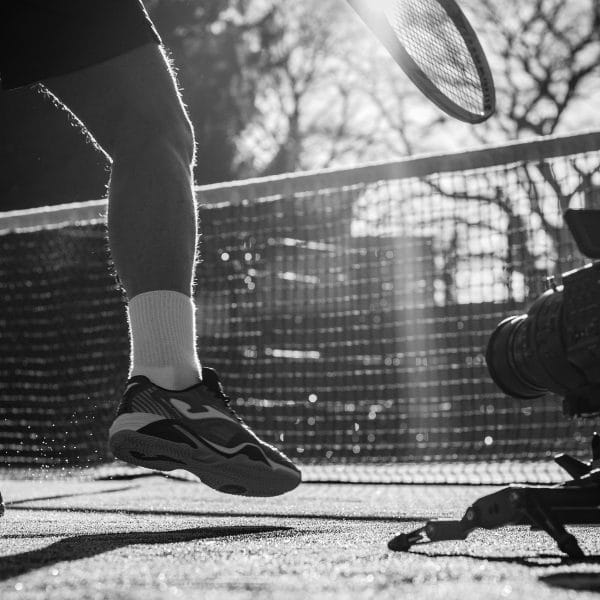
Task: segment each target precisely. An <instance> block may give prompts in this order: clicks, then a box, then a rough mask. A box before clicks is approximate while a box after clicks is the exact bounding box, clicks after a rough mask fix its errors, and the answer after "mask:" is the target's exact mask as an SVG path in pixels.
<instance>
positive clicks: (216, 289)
mask: <svg viewBox="0 0 600 600" xmlns="http://www.w3.org/2000/svg"><path fill="white" fill-rule="evenodd" d="M599 149H600V132H591V133H584V134H578V135H571V136H564V137H554V138H543V139H537V140H534V141H529V142H522V143H514V144H509V145H504V146H497V147H485V148H482V149H479V150H475V151H470V152H463V153H459V154H446V155H436V156H424V157H417V158H409V159H405V160H401V161H396V162H390V163H378V164H371V165H364V166H359V167H356V168H352V169H342V170H326V171H321V172H312V173H301V174H291V175H282V176H277V177H271V178H268V179H254V180H248V181H241V182H233V183H226V184H221V185H213V186H207V187H199V188H197V197H198V201H199V219H200V223H201V231H202V236H201V243H200V248H201V261H200V262H199V264H198V266H197V272H196V281H197V284H196V292H195V296H196V300H197V306H198V332H199V337H198V348H199V352H200V355H201V357H202V359H203V362H204V363H205V364H207V365H210V366H214V367H215V368H216V369H217V370H218V371H219V372H220V373H221V374H222V377H223V380H224V384H225V386H226V390H227V391H228V393H229V395H231V397H232V399H233V403H234V406H235V407H236V408H237V409H238V410H239V412H240V413H242V414H243V415H244V417H245V418H246V420H247V421H248V422H249V423H250V424H251V425H252V427H254V428H255V429H256V430H257V432H258V433H259V434H260V435H261V436H264V437H265V438H266V439H268V440H271V441H273V442H274V443H276V444H277V445H278V446H279V447H280V448H282V449H283V450H284V451H285V452H286V453H287V454H288V455H290V456H291V457H292V458H293V459H295V460H297V461H299V462H300V463H302V464H305V465H316V466H317V467H318V468H314V469H313V470H312V471H310V472H311V473H313V475H314V477H316V478H317V479H345V478H348V477H350V476H349V473H351V472H352V473H354V474H356V473H363V475H361V476H360V477H362V478H373V473H377V472H379V473H381V474H382V475H381V479H382V480H390V479H392V480H406V479H409V480H414V478H415V475H414V473H415V472H420V473H422V472H424V471H423V469H424V468H425V466H424V465H427V464H435V465H438V466H440V465H442V467H443V465H447V466H448V465H450V464H452V465H455V466H454V467H452V468H451V469H450V468H441V470H440V469H438V470H437V471H436V470H435V468H434V469H433V470H430V472H432V473H433V472H436V473H438V475H435V476H434V477H433V478H434V479H436V480H437V479H439V478H440V477H441V478H442V479H444V480H457V481H458V480H462V478H463V476H464V473H465V472H467V471H468V470H469V469H470V468H471V467H470V466H469V465H473V464H484V465H486V467H485V468H486V469H488V470H493V469H494V465H496V466H497V465H499V464H501V463H502V464H504V461H519V462H523V461H526V462H527V463H529V464H532V465H534V468H533V471H534V472H536V470H537V471H539V469H538V468H537V466H535V465H542V462H540V461H545V460H548V457H549V456H550V455H551V454H553V453H555V452H556V451H562V450H568V451H571V452H573V453H575V454H580V453H581V452H587V445H586V444H584V443H583V442H584V441H586V440H587V437H588V436H589V434H590V433H591V431H592V430H593V427H594V423H593V421H570V420H567V419H566V418H564V417H563V416H562V414H561V403H560V399H558V398H556V397H554V396H552V395H548V396H547V397H545V398H542V399H538V400H534V401H522V400H516V399H512V398H508V397H507V396H505V395H504V394H502V393H501V392H500V391H499V390H498V389H497V388H496V386H495V385H494V384H493V383H492V381H491V380H490V377H489V375H488V373H487V369H486V366H485V361H484V350H485V346H486V343H487V340H488V337H489V335H490V333H491V331H492V330H493V329H494V327H495V326H496V324H497V323H498V322H499V321H500V320H501V319H502V318H504V317H505V316H507V315H509V314H518V313H521V312H523V311H525V309H526V307H527V305H528V304H529V303H530V302H531V301H532V300H533V299H534V298H535V297H537V296H538V295H539V294H540V293H541V292H542V291H543V290H544V289H545V287H544V286H545V279H546V277H547V276H549V275H554V274H557V273H561V272H564V271H566V270H569V269H572V268H575V267H577V266H580V265H582V264H584V262H585V261H584V259H583V257H582V256H581V255H580V254H579V253H578V251H577V248H576V247H575V245H574V243H573V242H572V240H571V238H570V236H569V234H568V232H567V230H566V229H565V227H564V225H563V220H562V212H563V211H564V210H565V209H566V208H567V207H571V208H578V207H580V208H583V207H588V208H589V207H594V206H597V205H598V198H599V191H600V151H599ZM105 209H106V203H105V201H94V202H87V203H83V204H80V205H76V206H73V205H65V206H61V207H53V208H48V209H44V210H34V211H14V212H11V213H4V215H3V216H2V217H0V232H1V235H0V247H1V248H0V282H2V284H1V285H2V294H1V298H0V302H1V308H0V386H1V395H0V411H1V413H0V414H1V417H2V420H1V421H0V450H1V452H2V455H3V457H4V462H5V464H7V465H11V466H13V467H15V466H32V465H53V466H59V465H60V466H64V465H66V464H70V465H92V464H97V463H101V462H106V461H110V460H111V457H110V456H109V455H108V451H107V447H106V430H107V426H108V424H109V423H110V419H111V417H112V412H113V410H114V407H115V405H116V403H117V402H118V398H119V395H120V393H121V390H122V389H123V386H124V382H125V379H126V376H127V362H128V358H127V355H128V349H129V344H128V339H127V327H126V319H125V304H124V297H123V295H122V294H121V292H120V291H119V287H118V284H117V282H116V281H115V278H114V276H113V274H112V268H111V265H110V260H109V255H108V251H107V245H106V232H105V224H104V218H103V214H104V213H105V212H106V210H105ZM409 463H410V464H412V465H413V466H412V467H409ZM324 465H331V468H330V469H328V470H323V468H322V467H323V466H324ZM394 465H396V466H398V465H399V466H400V467H402V468H400V469H395V468H394V467H393V466H394ZM456 465H458V466H456ZM375 466H380V467H381V468H380V469H379V470H377V469H375V468H373V467H375ZM540 468H541V467H540ZM390 469H391V470H390ZM484 470H485V469H484ZM403 472H404V473H409V474H411V473H412V475H406V476H403V475H402V473H403ZM503 472H504V471H503ZM540 472H541V471H540ZM390 473H395V475H394V474H390ZM439 473H445V474H444V475H439ZM452 473H454V475H452ZM507 473H509V472H507ZM461 474H462V475H461ZM352 477H356V475H352ZM375 478H376V479H377V476H375ZM508 478H510V474H506V475H502V476H501V477H500V479H508ZM542 479H543V477H542Z"/></svg>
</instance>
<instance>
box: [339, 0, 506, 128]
mask: <svg viewBox="0 0 600 600" xmlns="http://www.w3.org/2000/svg"><path fill="white" fill-rule="evenodd" d="M348 3H349V4H350V5H351V6H352V8H354V10H355V11H356V12H357V13H358V15H359V16H360V18H361V19H362V20H363V21H364V22H365V23H366V25H367V26H368V27H369V28H370V29H371V31H372V32H373V33H374V34H375V35H376V37H377V38H378V39H379V41H380V42H381V43H382V44H383V45H384V46H385V47H386V48H387V50H388V52H389V53H390V54H391V55H392V58H393V59H394V60H395V61H396V63H398V65H400V67H401V68H402V69H403V70H404V72H405V73H406V74H407V75H408V77H409V78H410V79H411V80H412V82H413V83H414V84H415V85H416V86H417V87H418V88H419V89H420V90H421V91H422V92H423V93H424V94H425V96H427V98H429V99H430V100H431V101H432V102H434V103H435V104H437V106H438V107H439V108H441V109H442V110H443V111H445V112H446V113H448V114H449V115H450V116H452V117H454V118H456V119H460V120H461V121H466V122H467V123H481V122H482V121H485V120H486V119H488V118H489V117H490V116H491V115H492V114H493V113H494V110H495V106H496V94H495V91H494V81H493V78H492V74H491V71H490V67H489V65H488V61H487V59H486V57H485V54H484V52H483V49H482V48H481V44H480V43H479V40H478V39H477V35H476V34H475V31H473V28H472V27H471V25H470V23H469V21H468V20H467V18H466V17H465V15H464V13H463V12H462V10H461V9H460V7H459V6H458V5H457V4H456V2H455V0H348Z"/></svg>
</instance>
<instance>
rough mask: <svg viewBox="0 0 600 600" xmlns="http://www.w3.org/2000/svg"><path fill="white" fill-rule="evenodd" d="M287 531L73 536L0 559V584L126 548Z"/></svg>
mask: <svg viewBox="0 0 600 600" xmlns="http://www.w3.org/2000/svg"><path fill="white" fill-rule="evenodd" d="M289 531H291V528H289V527H272V526H260V525H259V526H251V525H247V526H243V525H242V526H235V527H197V528H191V529H178V530H173V531H156V532H141V531H136V532H131V533H102V534H91V535H76V536H73V537H70V538H66V539H63V540H60V541H58V542H55V543H53V544H50V545H49V546H46V547H45V548H41V549H39V550H31V551H28V552H20V553H18V554H12V555H9V556H2V557H0V581H5V580H7V579H10V578H11V577H17V576H20V575H24V574H26V573H29V572H31V571H35V570H36V569H41V568H44V567H49V566H52V565H54V564H56V563H59V562H63V561H74V560H79V559H81V558H90V557H93V556H98V555H100V554H104V553H105V552H110V551H111V550H116V549H118V548H125V547H127V546H137V545H154V544H174V543H177V542H190V541H194V540H206V539H215V538H230V537H236V536H247V535H253V534H265V533H276V532H289Z"/></svg>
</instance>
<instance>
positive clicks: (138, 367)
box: [42, 44, 300, 495]
mask: <svg viewBox="0 0 600 600" xmlns="http://www.w3.org/2000/svg"><path fill="white" fill-rule="evenodd" d="M42 83H43V85H44V87H45V88H46V89H47V90H48V91H49V92H50V93H51V94H52V95H53V96H54V97H55V98H56V99H57V100H58V101H59V102H60V103H61V104H63V105H64V106H66V107H68V109H69V110H70V111H71V112H72V113H73V115H74V117H75V118H76V119H78V120H79V121H80V122H81V124H82V126H83V127H84V129H85V131H87V133H88V134H89V135H90V136H91V138H92V139H93V140H94V142H95V143H96V144H97V145H98V147H99V148H100V149H102V151H103V152H105V154H106V155H107V156H108V157H109V159H110V160H111V162H112V166H111V177H110V183H109V212H108V227H109V243H110V248H111V253H112V256H113V259H114V262H115V268H116V271H117V274H118V276H119V279H120V281H121V283H122V285H123V287H124V289H125V291H126V293H127V296H128V298H129V305H128V314H129V323H130V329H131V339H132V364H131V373H130V375H131V378H130V381H129V385H128V387H127V390H126V392H125V396H124V399H123V401H122V403H121V406H120V408H119V411H118V415H117V418H116V420H115V422H114V423H113V426H112V427H111V430H110V443H111V447H112V449H113V452H114V453H115V454H116V455H117V456H118V457H120V458H122V459H124V460H126V461H128V462H132V463H134V464H139V465H142V466H145V467H149V468H157V469H162V470H170V469H175V468H186V469H188V470H189V471H191V472H193V473H195V474H196V475H198V476H199V477H200V478H201V479H202V480H203V481H204V482H205V483H207V484H208V485H210V486H211V487H213V488H215V489H218V490H221V491H224V492H228V493H237V494H246V495H276V494H280V493H283V492H286V491H289V490H290V489H293V488H294V487H296V486H297V485H298V483H299V482H300V472H299V471H298V469H296V468H295V467H294V465H293V464H292V463H291V461H290V460H289V459H288V458H287V457H285V456H284V455H283V454H282V453H280V452H279V451H278V450H276V449H275V448H273V447H272V446H270V445H268V444H266V443H265V442H263V441H262V440H260V439H259V438H258V437H257V436H256V435H254V433H252V431H251V430H250V429H249V428H248V427H247V426H246V425H245V424H243V422H242V421H241V420H240V419H239V418H238V417H237V415H235V413H234V412H233V410H232V409H231V407H230V404H229V401H228V398H227V397H226V396H225V394H224V393H223V389H222V387H221V384H220V381H219V379H218V377H217V375H216V373H215V372H214V371H212V370H211V369H201V367H200V364H199V361H198V358H197V356H196V349H195V307H194V303H193V299H192V283H193V281H192V278H193V271H194V263H195V257H196V207H195V201H194V196H193V189H192V165H193V161H194V138H193V132H192V128H191V125H190V122H189V119H188V117H187V115H186V112H185V109H184V106H183V103H182V101H181V98H180V95H179V93H178V90H177V86H176V83H175V80H174V77H173V74H172V72H171V70H170V68H169V65H168V62H167V60H166V59H165V56H164V53H163V51H162V49H161V47H160V46H159V45H158V44H145V45H143V46H141V47H139V48H136V49H135V50H132V51H130V52H127V53H125V54H123V55H120V56H117V57H115V58H112V59H110V60H107V61H105V62H102V63H99V64H96V65H93V66H91V67H88V68H85V69H82V70H79V71H76V72H73V73H69V74H66V75H61V76H59V77H54V78H51V79H47V80H44V81H43V82H42ZM200 380H202V382H201V383H199V382H200Z"/></svg>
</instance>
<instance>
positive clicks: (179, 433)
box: [109, 368, 301, 496]
mask: <svg viewBox="0 0 600 600" xmlns="http://www.w3.org/2000/svg"><path fill="white" fill-rule="evenodd" d="M109 445H110V448H111V450H112V452H113V454H114V455H115V456H116V457H117V458H120V459H121V460H124V461H126V462H128V463H132V464H134V465H139V466H142V467H146V468H149V469H157V470H160V471H172V470H174V469H185V470H187V471H189V472H190V473H193V474H194V475H196V476H197V477H199V478H200V479H201V480H202V482H203V483H205V484H206V485H208V486H210V487H211V488H213V489H215V490H218V491H220V492H224V493H227V494H239V495H243V496H277V495H279V494H284V493H285V492H289V491H291V490H293V489H294V488H295V487H296V486H297V485H298V484H299V483H300V481H301V473H300V471H299V470H298V469H297V468H296V467H295V466H294V465H293V463H292V462H291V461H290V459H289V458H287V456H285V455H284V454H283V453H282V452H280V451H279V450H277V449H276V448H274V447H273V446H271V445H269V444H267V443H266V442H264V441H262V440H261V439H259V438H258V436H256V434H255V433H254V432H253V431H252V430H251V429H250V428H249V427H248V425H246V424H245V423H244V422H243V420H242V419H241V418H240V417H239V416H238V415H237V414H236V413H235V411H234V410H233V408H232V407H231V404H230V400H229V398H228V397H227V396H226V395H225V393H224V392H223V388H222V386H221V382H220V381H219V377H218V375H217V374H216V372H215V371H214V370H212V369H208V368H203V369H202V382H201V383H198V384H196V385H194V386H192V387H190V388H187V389H185V390H181V391H171V390H166V389H164V388H161V387H159V386H157V385H154V384H153V383H152V382H151V381H150V380H149V379H148V378H147V377H144V376H140V375H137V376H135V377H132V378H131V379H130V380H129V382H128V384H127V388H126V390H125V393H124V395H123V400H122V401H121V404H120V405H119V408H118V410H117V417H116V419H115V421H114V422H113V424H112V426H111V428H110V430H109Z"/></svg>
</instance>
